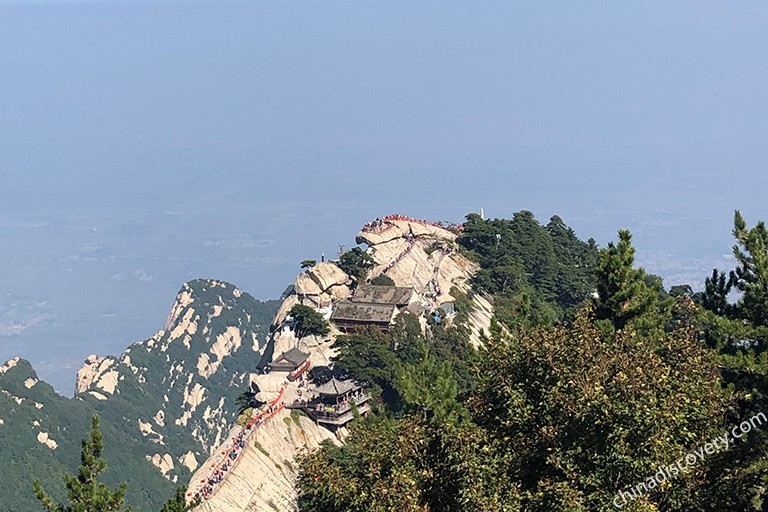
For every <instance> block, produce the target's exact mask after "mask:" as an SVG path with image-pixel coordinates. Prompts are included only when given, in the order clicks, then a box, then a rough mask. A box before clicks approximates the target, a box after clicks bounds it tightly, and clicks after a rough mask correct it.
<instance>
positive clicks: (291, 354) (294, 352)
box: [274, 347, 309, 366]
mask: <svg viewBox="0 0 768 512" xmlns="http://www.w3.org/2000/svg"><path fill="white" fill-rule="evenodd" d="M308 357H309V354H307V353H306V352H302V351H301V350H299V349H297V348H295V347H294V348H292V349H291V350H288V351H287V352H283V353H282V354H280V355H279V356H278V357H277V359H275V361H274V362H275V363H277V362H279V361H280V360H281V359H284V360H285V361H287V362H289V363H291V364H295V365H296V366H299V365H300V364H302V363H303V362H304V361H306V360H307V358H308Z"/></svg>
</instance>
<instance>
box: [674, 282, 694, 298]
mask: <svg viewBox="0 0 768 512" xmlns="http://www.w3.org/2000/svg"><path fill="white" fill-rule="evenodd" d="M669 296H670V297H683V296H685V297H693V296H694V293H693V288H691V285H689V284H676V285H674V286H672V287H671V288H670V289H669Z"/></svg>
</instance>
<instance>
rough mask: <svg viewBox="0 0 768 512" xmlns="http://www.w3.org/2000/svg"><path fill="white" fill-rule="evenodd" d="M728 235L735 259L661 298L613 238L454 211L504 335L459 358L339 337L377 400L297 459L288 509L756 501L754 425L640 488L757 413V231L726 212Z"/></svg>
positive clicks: (624, 235) (414, 338)
mask: <svg viewBox="0 0 768 512" xmlns="http://www.w3.org/2000/svg"><path fill="white" fill-rule="evenodd" d="M548 228H550V229H548ZM553 233H556V234H557V235H558V237H559V239H560V243H559V244H556V243H555V242H554V241H553V237H552V234H553ZM497 235H500V236H497ZM734 236H735V237H736V241H737V243H736V246H735V247H734V255H735V257H736V262H737V267H736V268H735V269H734V270H733V271H731V272H729V273H728V274H726V273H725V272H720V271H717V270H716V271H714V272H713V276H712V277H711V278H708V279H707V282H706V290H705V292H704V293H700V294H693V293H692V292H691V287H690V286H686V285H681V286H678V287H676V288H675V289H674V290H672V291H673V292H674V293H673V295H675V296H676V297H677V299H675V300H673V299H671V298H670V296H669V295H668V294H667V293H666V292H665V291H664V290H663V288H662V287H661V282H660V280H659V279H658V278H655V277H654V276H649V275H647V274H646V273H645V272H644V271H643V270H642V269H638V268H635V267H634V248H633V247H632V243H631V236H630V234H629V233H628V232H626V231H620V232H619V240H618V242H617V243H615V244H614V243H612V244H610V245H609V246H608V247H606V248H605V249H602V250H599V251H598V250H597V248H596V247H595V244H594V243H593V242H587V243H583V242H580V241H578V240H577V239H575V236H573V233H572V231H570V230H568V229H567V228H565V227H564V225H563V224H562V222H561V221H559V219H556V218H553V220H552V222H550V225H549V226H547V227H546V228H545V227H543V226H539V225H538V224H537V223H536V222H535V219H533V217H532V216H531V215H530V214H529V213H527V212H521V213H520V214H517V215H516V216H515V218H513V219H512V220H508V221H507V220H494V221H483V220H481V219H480V218H479V217H474V216H469V217H468V223H467V226H466V228H465V231H464V233H463V235H462V237H461V238H460V240H459V241H460V243H461V244H462V246H464V247H465V248H466V249H467V250H468V251H470V252H469V254H470V256H471V257H473V258H475V259H476V260H477V261H478V262H479V263H480V265H481V271H480V273H479V274H478V276H477V279H476V282H475V285H476V287H477V289H478V290H481V291H483V292H485V293H490V294H492V295H493V296H494V299H495V303H496V305H497V306H499V305H500V306H501V310H500V311H499V312H498V318H497V320H498V321H499V322H500V323H501V324H503V325H504V326H505V327H507V329H495V331H494V335H493V338H492V339H490V340H488V342H487V344H486V346H485V347H484V348H483V349H481V350H480V351H479V352H477V353H475V354H474V355H473V356H472V357H465V356H458V357H457V356H456V355H455V354H454V353H452V352H451V351H446V352H447V353H446V352H442V353H441V352H439V349H438V346H439V343H440V338H439V337H435V336H434V335H433V334H432V333H431V332H430V333H428V334H427V335H426V336H421V334H420V333H418V332H415V331H414V330H408V329H401V330H400V331H399V338H398V339H397V342H395V338H396V337H397V336H398V330H397V329H395V330H393V332H392V333H391V334H390V335H389V336H384V335H374V334H368V335H362V336H361V335H358V336H356V337H354V338H353V337H349V338H347V339H345V340H343V341H342V349H341V351H340V353H339V358H338V361H337V367H339V368H342V369H343V370H344V371H345V372H347V373H348V374H349V375H352V376H354V377H357V378H361V379H363V380H367V381H368V382H370V383H373V384H374V385H375V386H376V387H377V388H379V389H381V390H383V396H384V397H385V398H386V400H385V402H384V404H383V405H382V406H381V407H380V408H379V410H378V411H376V414H373V415H371V416H369V418H367V419H365V420H360V421H358V422H357V423H355V424H354V425H353V426H352V428H351V432H350V436H349V438H348V439H347V443H346V444H345V445H344V446H342V447H333V446H331V445H326V446H324V447H323V448H322V449H321V450H319V451H317V452H316V453H314V454H311V455H308V456H306V457H305V458H304V460H303V461H302V464H301V469H300V476H299V491H300V508H301V510H303V511H305V512H314V511H325V510H348V511H360V512H363V511H385V510H405V511H425V510H430V511H453V510H485V511H497V510H498V511H526V512H528V511H542V512H544V511H592V510H613V509H615V508H616V506H617V500H618V504H619V505H620V506H621V508H622V509H624V510H632V511H651V510H667V511H709V510H724V511H733V512H736V511H745V510H766V508H765V507H766V506H768V505H765V504H764V503H765V497H766V492H767V489H768V456H767V454H768V445H767V444H766V443H768V435H766V433H767V432H766V431H763V430H760V429H755V430H753V431H752V432H750V434H749V435H746V436H743V437H742V438H741V440H739V441H738V442H737V441H731V445H732V446H730V449H728V450H719V451H717V453H712V454H708V455H707V457H704V458H703V460H697V463H696V464H695V465H694V466H693V467H691V468H690V469H687V470H686V471H679V472H676V473H675V474H674V475H673V476H672V475H670V477H669V478H668V479H665V481H664V482H663V483H660V484H653V485H651V484H650V483H649V482H650V481H649V477H653V476H655V475H656V474H657V472H658V471H659V468H660V467H664V466H667V465H670V464H674V463H675V462H676V461H679V460H681V458H682V459H684V458H685V457H687V456H688V455H689V454H691V453H692V452H694V451H695V450H699V449H701V450H703V447H704V446H706V443H708V442H710V441H711V440H712V439H714V438H716V437H718V436H722V435H723V434H724V433H725V432H729V433H730V432H731V431H732V430H731V429H732V428H733V426H734V425H738V424H739V423H740V422H743V421H745V420H748V419H750V418H751V417H753V416H755V415H757V414H759V413H765V411H768V349H767V348H768V345H767V343H768V325H766V318H768V313H766V311H768V229H766V226H765V225H764V224H763V223H762V222H760V223H758V224H757V225H756V226H755V227H754V228H748V227H747V226H746V223H745V222H744V220H743V218H742V217H741V215H740V214H738V212H737V214H736V216H735V222H734ZM563 242H565V243H563ZM555 246H558V247H559V249H558V250H556V249H555ZM558 251H559V252H558ZM555 254H557V256H555ZM732 289H735V290H738V291H739V292H740V295H739V298H738V300H737V301H736V302H730V301H729V300H728V299H729V296H730V295H729V293H730V291H731V290H732ZM692 298H693V299H694V300H691V299H692ZM433 327H434V326H433ZM448 330H449V331H450V329H448ZM424 338H426V339H424ZM430 343H432V345H431V347H430V348H429V350H426V351H425V350H424V346H425V344H426V345H429V344H430ZM404 347H409V348H408V349H405V348H404ZM387 349H389V350H387ZM470 350H471V349H470ZM419 351H422V357H421V363H419V358H418V357H416V358H415V361H416V363H415V365H414V364H411V365H407V364H405V363H404V362H403V356H404V354H405V353H411V354H417V353H418V352H419ZM435 356H437V357H435ZM430 357H432V358H433V359H432V360H430V359H429V358H430ZM447 367H450V368H451V369H452V370H453V371H452V372H450V373H446V371H445V369H446V368H447ZM464 372H466V375H468V376H469V379H468V382H469V385H468V386H464V390H465V392H464V393H461V392H458V390H459V389H461V388H462V386H460V385H459V377H460V376H461V375H462V374H463V373H464ZM388 393H389V394H390V395H391V396H387V394H388ZM638 483H645V485H646V489H645V491H646V492H637V493H635V495H633V496H630V497H629V499H626V500H624V501H622V500H623V498H622V497H621V494H620V493H621V492H622V491H623V492H627V491H630V490H632V489H633V488H634V489H635V490H637V489H639V487H637V484H638Z"/></svg>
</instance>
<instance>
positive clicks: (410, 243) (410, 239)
mask: <svg viewBox="0 0 768 512" xmlns="http://www.w3.org/2000/svg"><path fill="white" fill-rule="evenodd" d="M405 240H406V241H407V242H408V247H406V248H405V250H404V251H403V252H401V253H400V254H398V255H397V257H396V258H395V259H393V260H392V261H390V262H389V263H388V264H387V266H386V267H384V270H382V271H381V273H382V274H384V273H386V272H387V271H388V270H390V269H391V268H392V267H394V266H395V265H397V264H398V263H400V260H402V259H403V258H404V257H405V255H406V254H408V253H409V252H411V249H413V246H414V245H415V244H416V237H415V236H413V235H408V236H406V237H405Z"/></svg>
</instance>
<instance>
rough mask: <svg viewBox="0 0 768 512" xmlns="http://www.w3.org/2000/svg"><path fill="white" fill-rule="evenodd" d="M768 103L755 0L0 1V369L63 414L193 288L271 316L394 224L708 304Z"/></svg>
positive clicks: (751, 183) (764, 21)
mask: <svg viewBox="0 0 768 512" xmlns="http://www.w3.org/2000/svg"><path fill="white" fill-rule="evenodd" d="M766 91H768V6H767V5H766V4H765V2H748V1H741V2H702V1H695V2H674V3H670V2H634V3H629V2H584V1H582V2H546V3H542V2H514V3H513V2H506V1H505V2H475V1H466V2H454V1H433V2H413V1H409V2H398V1H386V2H383V1H382V2H372V1H359V0H358V1H348V2H337V1H323V2H303V1H290V2H288V1H281V2H265V1H258V0H254V1H251V2H226V1H223V2H222V1H216V2H187V1H185V2H149V1H140V2H106V1H105V2H97V1H94V2H76V1H67V2H62V1H59V2H29V1H8V0H0V359H5V358H8V357H11V356H13V355H16V354H20V355H23V356H24V357H27V358H29V359H31V360H32V362H33V364H34V365H35V366H36V368H38V371H39V372H40V373H41V374H42V376H43V377H45V378H46V379H49V380H50V381H51V382H52V383H54V384H55V385H56V386H57V388H58V389H60V390H61V391H63V392H67V393H69V392H71V388H72V386H73V375H74V372H75V371H76V369H77V368H78V367H79V366H80V364H81V362H82V359H84V358H85V357H86V356H87V355H88V354H89V353H92V352H96V353H102V354H104V353H112V354H116V353H119V352H121V351H122V349H124V348H125V346H126V345H127V344H128V343H130V342H133V341H136V340H140V339H144V338H146V337H148V336H150V335H151V334H152V333H153V332H154V331H156V330H158V329H160V328H161V327H162V324H163V322H164V319H165V316H166V315H167V314H168V311H169V309H170V306H171V303H172V301H173V297H174V295H175V293H176V291H177V290H178V288H179V287H180V285H181V284H182V283H183V282H184V281H185V280H188V279H192V278H194V277H216V278H221V279H226V280H229V281H232V282H234V283H235V284H237V285H238V286H240V287H241V288H243V289H245V290H247V291H249V292H251V293H252V294H254V295H255V296H256V297H258V298H264V299H266V298H273V297H276V296H277V295H279V294H280V292H281V291H282V290H283V289H284V288H285V287H286V286H287V285H288V284H289V283H290V282H291V280H292V279H293V277H294V275H295V273H296V272H297V271H298V265H297V262H298V261H300V260H302V259H304V258H307V257H317V256H319V253H320V252H321V251H325V252H326V254H331V253H333V252H334V251H335V249H336V247H337V244H339V243H344V244H346V245H348V246H349V245H351V244H352V243H353V241H354V234H355V233H356V231H357V229H358V228H359V227H360V226H361V225H362V224H363V223H364V222H365V221H367V220H370V219H371V218H373V217H376V216H379V215H384V214H387V213H391V212H402V213H407V214H410V215H414V216H417V217H422V218H430V219H447V220H454V221H459V220H461V219H462V218H463V216H464V215H465V214H466V213H467V212H469V211H472V210H478V209H479V208H480V207H483V208H485V211H486V212H487V213H488V214H489V215H491V216H509V215H511V214H512V213H513V212H514V211H517V210H520V209H530V210H532V211H533V212H534V213H536V215H537V216H538V217H539V218H540V219H541V220H543V221H546V220H547V219H548V218H549V216H551V215H552V214H555V213H557V214H560V215H561V216H562V217H563V218H564V219H565V220H566V222H567V223H569V224H570V225H572V226H573V227H574V228H575V229H576V230H577V232H578V233H579V235H581V236H583V237H585V238H586V237H589V236H594V237H595V238H596V239H597V240H598V242H600V243H601V244H605V243H606V242H607V241H609V240H610V239H611V238H612V237H613V236H614V234H615V231H616V229H618V228H621V227H629V228H630V229H632V230H633V231H634V233H635V235H636V245H637V246H638V251H639V257H640V261H641V263H643V264H644V265H646V266H647V267H648V268H649V270H651V271H654V272H658V273H660V274H661V275H663V276H664V277H665V278H666V280H667V284H674V283H675V282H682V281H695V280H696V279H698V280H699V281H700V280H701V279H702V278H703V276H704V274H706V273H707V270H708V269H711V268H712V266H714V265H727V259H726V258H724V255H725V254H727V253H728V251H729V247H730V245H731V240H730V235H729V223H730V217H731V215H732V212H733V209H734V208H741V209H742V210H743V211H744V212H745V214H746V215H747V218H748V220H749V221H750V222H754V221H755V220H756V219H757V218H765V217H768V207H767V206H768V205H766V202H765V196H766V192H768V173H766V171H767V170H768V165H767V164H768V143H766V141H765V138H766V135H767V134H768V95H767V94H766ZM693 284H697V283H695V282H694V283H693Z"/></svg>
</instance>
